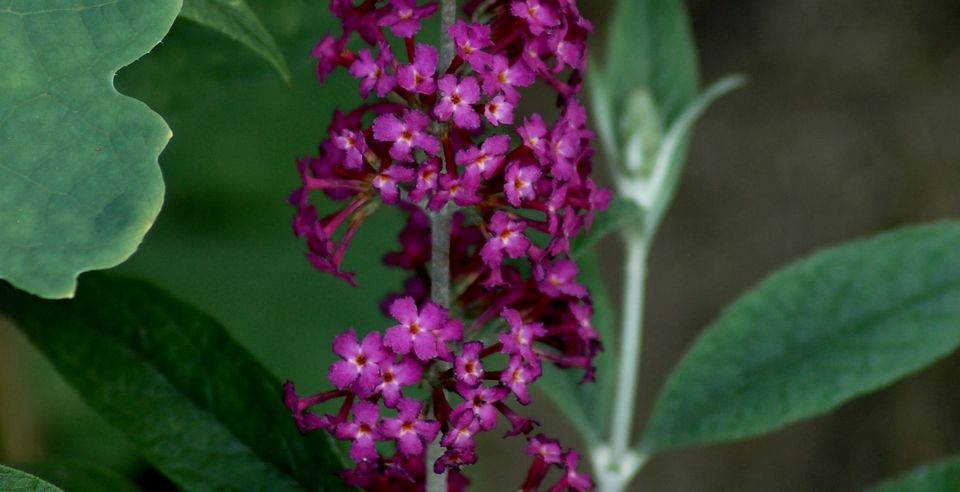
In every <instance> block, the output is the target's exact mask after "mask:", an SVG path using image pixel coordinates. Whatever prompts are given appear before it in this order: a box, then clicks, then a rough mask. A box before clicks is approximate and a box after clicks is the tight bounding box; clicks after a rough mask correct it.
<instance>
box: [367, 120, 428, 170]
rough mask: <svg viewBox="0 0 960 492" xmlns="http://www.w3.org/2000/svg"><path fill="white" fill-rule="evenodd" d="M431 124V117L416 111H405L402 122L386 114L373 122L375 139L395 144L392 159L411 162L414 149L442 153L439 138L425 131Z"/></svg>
mask: <svg viewBox="0 0 960 492" xmlns="http://www.w3.org/2000/svg"><path fill="white" fill-rule="evenodd" d="M429 124H430V117H429V116H427V115H425V114H423V113H421V112H420V111H416V110H411V109H407V110H404V112H403V119H402V120H401V119H400V118H397V117H396V116H395V115H393V114H384V115H381V116H379V117H377V119H375V120H374V121H373V138H375V139H376V140H379V141H381V142H393V145H392V146H391V147H390V157H393V158H394V159H396V160H398V161H405V162H411V161H413V155H412V154H411V152H412V151H413V149H414V148H420V149H423V150H424V151H425V152H426V153H428V154H436V153H437V152H439V151H440V141H439V140H437V137H435V136H433V135H431V134H429V133H426V132H425V131H424V130H426V128H427V125H429Z"/></svg>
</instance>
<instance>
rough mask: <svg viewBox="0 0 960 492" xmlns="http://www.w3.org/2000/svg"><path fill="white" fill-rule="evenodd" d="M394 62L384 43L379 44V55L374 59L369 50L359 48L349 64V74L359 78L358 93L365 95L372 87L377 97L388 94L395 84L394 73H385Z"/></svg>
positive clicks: (367, 94)
mask: <svg viewBox="0 0 960 492" xmlns="http://www.w3.org/2000/svg"><path fill="white" fill-rule="evenodd" d="M394 63H395V62H394V60H393V53H391V52H390V46H389V45H387V44H386V43H383V44H381V45H380V55H379V56H377V59H376V60H374V59H373V56H372V55H371V54H370V50H368V49H366V48H364V49H362V50H360V51H359V56H358V58H357V59H356V60H355V61H354V62H353V64H352V65H350V75H353V76H354V77H355V78H357V79H360V95H361V96H363V97H367V96H369V95H370V91H372V90H374V89H376V93H377V96H379V97H383V96H386V95H387V94H389V93H390V91H392V90H393V88H394V87H396V85H397V77H396V75H393V74H388V73H387V69H388V68H391V67H393V65H394Z"/></svg>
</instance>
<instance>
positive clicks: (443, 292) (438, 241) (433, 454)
mask: <svg viewBox="0 0 960 492" xmlns="http://www.w3.org/2000/svg"><path fill="white" fill-rule="evenodd" d="M452 223H453V208H452V207H450V206H446V207H444V208H443V209H442V210H440V211H439V212H436V213H434V214H431V215H430V238H431V248H430V251H431V252H430V298H431V299H432V300H433V302H434V303H436V304H438V305H440V306H442V307H444V308H448V309H449V308H450V230H451V225H452ZM442 454H443V449H442V448H441V447H440V442H439V439H438V440H437V441H435V442H432V443H430V445H429V446H428V447H427V457H426V459H427V492H445V491H446V490H447V474H446V472H444V473H441V474H437V473H433V468H432V467H433V463H434V462H435V461H436V460H437V459H438V458H440V456H441V455H442Z"/></svg>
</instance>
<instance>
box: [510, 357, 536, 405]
mask: <svg viewBox="0 0 960 492" xmlns="http://www.w3.org/2000/svg"><path fill="white" fill-rule="evenodd" d="M540 372H541V369H540V363H539V362H537V363H529V362H527V361H525V360H524V358H523V357H520V356H517V355H514V356H512V357H510V363H509V364H508V365H507V368H506V369H504V370H503V373H502V374H501V376H500V382H501V383H503V385H504V386H506V387H507V388H510V392H511V393H513V394H514V395H515V396H516V397H517V401H519V402H520V403H522V404H524V405H529V404H530V392H529V391H527V385H528V384H530V383H532V382H534V381H536V380H537V378H539V377H540Z"/></svg>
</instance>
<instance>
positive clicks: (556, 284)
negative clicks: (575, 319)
mask: <svg viewBox="0 0 960 492" xmlns="http://www.w3.org/2000/svg"><path fill="white" fill-rule="evenodd" d="M536 277H537V285H538V286H539V287H540V291H541V292H543V293H544V294H546V295H548V296H550V297H561V296H572V297H576V298H581V297H586V296H587V295H588V292H587V288H586V287H584V286H583V285H581V284H579V283H577V264H576V262H574V261H572V260H559V261H557V262H556V263H554V264H553V265H550V267H549V268H547V269H546V271H545V272H541V273H540V274H539V275H536Z"/></svg>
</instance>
